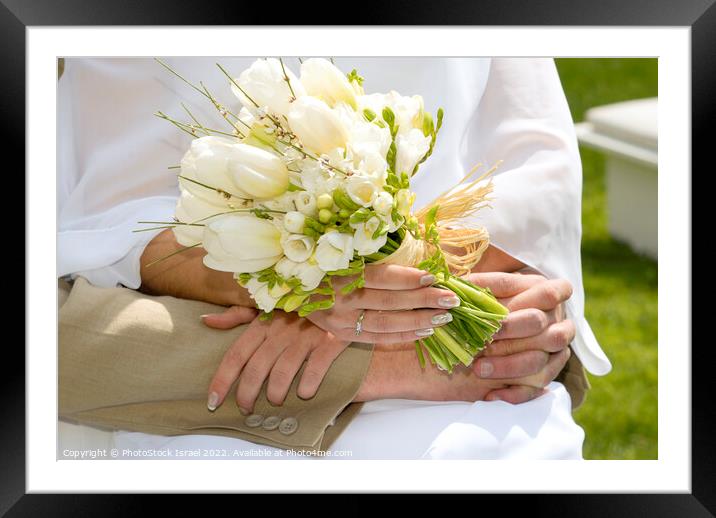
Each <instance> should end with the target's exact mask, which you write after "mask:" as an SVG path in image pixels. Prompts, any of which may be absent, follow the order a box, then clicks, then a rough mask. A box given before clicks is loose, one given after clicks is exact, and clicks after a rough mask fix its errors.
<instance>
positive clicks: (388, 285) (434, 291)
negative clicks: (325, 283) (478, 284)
mask: <svg viewBox="0 0 716 518" xmlns="http://www.w3.org/2000/svg"><path fill="white" fill-rule="evenodd" d="M352 280H354V278H342V277H338V278H334V280H333V286H334V288H335V290H336V301H335V304H334V306H333V307H332V308H331V309H329V310H323V311H315V312H313V313H311V314H310V315H309V316H308V319H309V320H310V321H311V322H313V323H314V324H316V325H317V326H318V327H320V328H321V329H324V330H325V331H329V332H330V333H332V334H333V335H335V336H336V337H338V338H341V339H343V340H347V341H357V342H364V343H377V344H381V343H382V344H393V343H402V342H409V341H412V340H416V339H417V338H421V337H425V336H430V335H431V334H433V328H435V327H437V326H440V325H444V324H446V323H448V322H450V320H452V315H451V314H450V313H449V312H448V311H447V310H448V309H450V308H454V307H456V306H458V305H460V300H459V299H458V298H457V296H456V295H455V294H454V293H453V292H451V291H449V290H444V289H440V288H435V287H431V285H432V284H433V282H434V281H435V278H434V277H433V276H432V275H430V274H429V273H427V272H424V271H422V270H418V269H416V268H408V267H405V266H397V265H368V266H366V269H365V286H364V287H363V288H360V289H357V290H355V291H353V292H352V293H350V294H348V295H343V294H341V288H343V287H344V286H345V285H347V284H348V283H349V282H351V281H352ZM363 312H365V313H364V315H363V319H362V331H361V333H360V334H359V335H357V334H356V324H357V322H358V319H359V318H360V316H361V313H363Z"/></svg>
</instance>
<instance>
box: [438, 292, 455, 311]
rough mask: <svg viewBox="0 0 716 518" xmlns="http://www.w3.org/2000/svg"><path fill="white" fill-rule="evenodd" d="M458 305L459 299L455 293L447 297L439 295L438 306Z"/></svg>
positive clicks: (452, 306) (450, 306)
mask: <svg viewBox="0 0 716 518" xmlns="http://www.w3.org/2000/svg"><path fill="white" fill-rule="evenodd" d="M459 305H460V299H459V298H457V297H456V296H455V295H450V296H448V297H440V298H439V299H438V306H440V307H441V308H456V307H458V306H459Z"/></svg>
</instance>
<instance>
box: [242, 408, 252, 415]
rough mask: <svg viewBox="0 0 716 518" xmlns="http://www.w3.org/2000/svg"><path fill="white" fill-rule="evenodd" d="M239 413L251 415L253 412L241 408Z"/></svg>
mask: <svg viewBox="0 0 716 518" xmlns="http://www.w3.org/2000/svg"><path fill="white" fill-rule="evenodd" d="M239 412H241V415H249V414H250V413H251V412H249V411H248V410H246V409H245V408H241V407H239Z"/></svg>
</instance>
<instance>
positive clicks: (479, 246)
mask: <svg viewBox="0 0 716 518" xmlns="http://www.w3.org/2000/svg"><path fill="white" fill-rule="evenodd" d="M480 165H481V164H478V165H476V166H475V167H474V168H472V169H471V170H470V172H469V173H468V174H467V175H465V177H464V178H463V179H462V180H460V182H458V183H457V185H455V186H453V187H451V188H450V189H448V190H447V191H445V192H444V193H442V194H441V195H440V196H438V197H437V198H436V199H435V200H433V201H432V202H431V203H430V204H428V205H427V206H425V207H423V208H422V209H420V210H419V211H418V212H417V213H416V214H415V217H416V218H417V219H418V222H419V224H420V228H421V229H422V230H423V231H424V230H425V218H426V216H427V214H428V212H430V210H431V209H432V208H433V207H435V206H436V205H437V206H438V207H439V208H438V213H437V228H438V234H439V235H440V245H441V248H442V249H443V253H444V254H445V260H446V261H447V264H448V266H449V267H450V270H451V271H452V273H454V274H455V275H464V274H466V273H469V272H470V271H471V270H472V268H473V267H474V266H475V265H476V264H477V263H478V262H479V261H480V258H481V257H482V254H483V253H484V252H485V250H487V247H488V245H489V244H490V235H489V234H488V232H487V230H486V229H485V228H483V227H477V228H473V227H467V226H465V219H467V218H469V217H470V216H472V215H474V214H475V213H476V212H477V211H478V210H480V209H481V208H483V207H486V206H488V205H489V201H490V198H489V197H488V196H489V194H490V193H491V192H492V189H493V185H492V179H489V180H488V181H487V182H484V180H486V179H487V178H488V177H490V176H491V175H492V173H494V172H495V170H496V169H497V167H498V166H499V163H498V164H497V165H495V166H494V167H493V168H492V169H490V170H489V171H487V172H486V173H485V174H483V175H481V176H480V177H479V178H476V179H473V180H470V177H472V176H473V175H474V174H475V172H476V171H477V169H478V168H479V167H480ZM434 252H435V246H434V245H432V244H431V243H428V242H427V241H424V240H422V239H415V238H414V237H413V236H412V234H411V233H410V232H407V233H406V234H405V237H404V238H403V242H402V243H401V244H400V247H399V248H398V249H397V250H396V251H395V252H393V253H392V254H391V255H390V256H388V257H386V258H384V259H381V260H380V261H376V262H375V263H373V264H398V265H401V266H417V265H418V264H420V262H421V261H423V260H425V259H427V258H428V257H430V256H431V255H432V254H433V253H434Z"/></svg>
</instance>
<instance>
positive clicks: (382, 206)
mask: <svg viewBox="0 0 716 518" xmlns="http://www.w3.org/2000/svg"><path fill="white" fill-rule="evenodd" d="M371 204H372V205H373V209H375V211H376V212H377V213H378V214H382V215H386V214H390V211H391V210H392V209H393V197H392V196H391V195H390V193H389V192H385V191H380V192H377V193H375V195H374V196H373V201H372V202H371Z"/></svg>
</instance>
